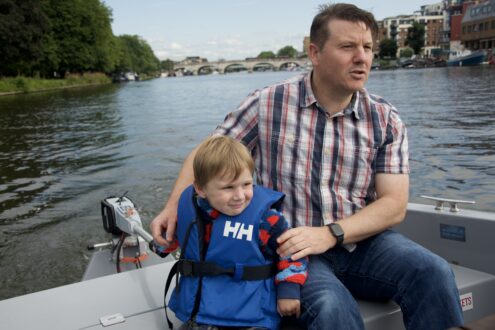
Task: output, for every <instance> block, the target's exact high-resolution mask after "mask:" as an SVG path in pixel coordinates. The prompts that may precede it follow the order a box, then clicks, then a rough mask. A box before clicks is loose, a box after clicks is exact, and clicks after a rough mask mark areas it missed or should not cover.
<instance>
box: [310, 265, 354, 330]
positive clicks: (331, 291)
mask: <svg viewBox="0 0 495 330" xmlns="http://www.w3.org/2000/svg"><path fill="white" fill-rule="evenodd" d="M301 307H302V308H301V310H302V313H301V319H302V320H303V322H304V323H305V324H306V327H307V329H308V330H322V329H339V330H347V329H348V330H356V329H357V330H359V329H364V325H363V320H362V318H361V315H360V313H359V308H358V305H357V302H356V300H355V299H354V298H353V297H352V295H351V294H350V292H349V291H348V290H347V289H346V288H345V287H344V286H343V285H342V283H341V282H340V281H339V280H338V279H337V278H336V277H335V275H334V274H333V272H332V269H331V267H330V264H329V262H328V260H326V258H325V257H323V255H321V256H310V258H309V266H308V278H307V280H306V283H305V284H304V285H303V287H302V290H301Z"/></svg>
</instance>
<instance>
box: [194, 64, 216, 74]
mask: <svg viewBox="0 0 495 330" xmlns="http://www.w3.org/2000/svg"><path fill="white" fill-rule="evenodd" d="M215 72H216V73H218V72H219V70H218V69H217V67H216V66H214V65H211V64H208V65H203V66H201V67H199V68H198V71H197V74H198V75H207V74H212V73H215Z"/></svg>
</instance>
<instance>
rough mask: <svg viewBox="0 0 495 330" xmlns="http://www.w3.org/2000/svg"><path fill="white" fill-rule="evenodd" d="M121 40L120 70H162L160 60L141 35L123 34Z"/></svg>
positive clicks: (141, 71)
mask: <svg viewBox="0 0 495 330" xmlns="http://www.w3.org/2000/svg"><path fill="white" fill-rule="evenodd" d="M118 39H119V40H120V47H121V53H120V60H121V62H120V63H119V66H118V68H119V69H120V71H133V72H138V73H148V74H149V73H153V72H159V71H160V60H159V59H158V58H157V57H156V56H155V54H154V53H153V50H152V49H151V47H150V46H149V45H148V44H147V43H146V41H144V40H143V39H141V38H140V37H139V36H136V35H134V36H130V35H122V36H119V37H118Z"/></svg>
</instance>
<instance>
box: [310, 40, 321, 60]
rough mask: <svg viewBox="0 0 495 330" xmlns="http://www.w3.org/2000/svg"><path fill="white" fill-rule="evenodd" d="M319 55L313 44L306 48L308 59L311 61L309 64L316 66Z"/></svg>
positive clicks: (317, 48) (318, 49)
mask: <svg viewBox="0 0 495 330" xmlns="http://www.w3.org/2000/svg"><path fill="white" fill-rule="evenodd" d="M319 53H320V47H318V46H317V45H316V44H314V43H310V44H309V47H308V57H309V59H310V61H311V63H312V64H313V65H314V66H316V65H318V63H319V62H318V60H319V56H318V55H319Z"/></svg>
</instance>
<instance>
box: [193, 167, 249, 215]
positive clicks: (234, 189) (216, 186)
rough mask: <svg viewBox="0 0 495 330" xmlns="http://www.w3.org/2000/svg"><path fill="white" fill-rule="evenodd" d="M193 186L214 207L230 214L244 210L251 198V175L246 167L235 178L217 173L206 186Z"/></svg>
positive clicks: (236, 213)
mask: <svg viewBox="0 0 495 330" xmlns="http://www.w3.org/2000/svg"><path fill="white" fill-rule="evenodd" d="M194 187H195V189H196V192H197V193H198V195H199V196H200V197H202V198H206V199H207V200H208V202H209V203H210V205H211V206H212V207H213V208H214V209H216V210H217V211H219V212H221V213H223V214H226V215H230V216H235V215H238V214H240V213H241V212H242V211H244V209H245V208H246V207H247V206H248V205H249V202H250V201H251V199H252V198H253V176H252V174H251V172H250V171H249V169H247V168H246V169H244V171H243V172H242V173H241V175H239V177H238V178H237V179H235V180H233V179H232V177H230V176H226V175H218V176H216V177H215V178H213V179H212V180H210V181H209V182H208V183H207V184H206V186H204V187H202V188H200V187H198V186H197V185H196V184H195V185H194Z"/></svg>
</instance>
